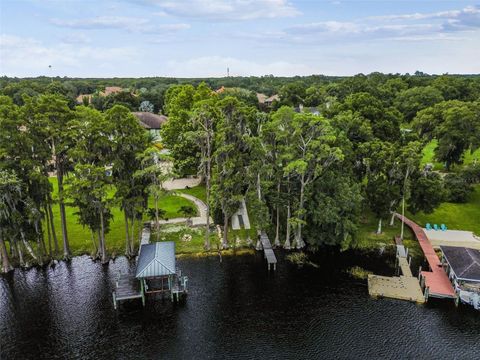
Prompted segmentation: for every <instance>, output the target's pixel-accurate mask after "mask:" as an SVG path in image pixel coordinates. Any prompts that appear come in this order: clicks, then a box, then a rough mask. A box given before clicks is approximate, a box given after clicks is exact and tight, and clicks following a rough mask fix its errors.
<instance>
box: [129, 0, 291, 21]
mask: <svg viewBox="0 0 480 360" xmlns="http://www.w3.org/2000/svg"><path fill="white" fill-rule="evenodd" d="M137 1H138V0H137ZM140 1H141V2H142V3H145V4H150V5H156V6H157V7H159V8H160V9H162V11H163V12H164V13H166V14H168V15H173V16H178V17H187V18H197V19H204V20H229V21H231V20H252V19H260V18H270V19H271V18H281V17H291V16H296V15H299V14H300V12H299V11H298V10H297V9H296V8H295V7H294V6H293V5H292V4H291V3H290V2H288V1H287V0H140Z"/></svg>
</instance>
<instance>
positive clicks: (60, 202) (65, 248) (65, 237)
mask: <svg viewBox="0 0 480 360" xmlns="http://www.w3.org/2000/svg"><path fill="white" fill-rule="evenodd" d="M56 163H57V182H58V205H59V207H60V220H61V222H62V238H63V257H64V258H65V259H66V260H68V259H70V245H69V243H68V234H67V217H66V215H65V203H64V202H63V169H62V167H61V165H60V163H59V161H58V156H57V160H56Z"/></svg>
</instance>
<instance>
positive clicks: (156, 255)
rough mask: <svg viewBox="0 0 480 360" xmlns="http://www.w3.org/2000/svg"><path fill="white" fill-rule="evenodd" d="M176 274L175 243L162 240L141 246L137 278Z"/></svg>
mask: <svg viewBox="0 0 480 360" xmlns="http://www.w3.org/2000/svg"><path fill="white" fill-rule="evenodd" d="M174 274H175V243H174V242H173V241H161V242H156V243H152V244H144V245H142V246H141V247H140V255H139V256H138V263H137V272H136V274H135V277H136V278H148V277H156V276H167V275H174Z"/></svg>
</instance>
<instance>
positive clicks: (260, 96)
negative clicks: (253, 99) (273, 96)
mask: <svg viewBox="0 0 480 360" xmlns="http://www.w3.org/2000/svg"><path fill="white" fill-rule="evenodd" d="M267 98H268V96H267V95H265V94H262V93H257V99H258V102H259V103H260V104H263V103H264V102H265V100H267Z"/></svg>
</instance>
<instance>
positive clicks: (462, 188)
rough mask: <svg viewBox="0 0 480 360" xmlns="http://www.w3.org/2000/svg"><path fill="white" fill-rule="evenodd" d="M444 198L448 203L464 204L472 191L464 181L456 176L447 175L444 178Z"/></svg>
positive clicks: (459, 176)
mask: <svg viewBox="0 0 480 360" xmlns="http://www.w3.org/2000/svg"><path fill="white" fill-rule="evenodd" d="M444 181H445V189H446V198H447V201H448V202H452V203H465V202H467V200H468V196H469V195H470V193H471V192H472V191H473V188H472V185H470V184H469V183H468V182H467V181H466V179H465V178H464V177H463V176H461V175H458V174H447V175H446V176H445V178H444Z"/></svg>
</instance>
